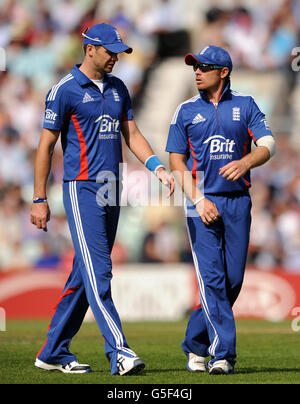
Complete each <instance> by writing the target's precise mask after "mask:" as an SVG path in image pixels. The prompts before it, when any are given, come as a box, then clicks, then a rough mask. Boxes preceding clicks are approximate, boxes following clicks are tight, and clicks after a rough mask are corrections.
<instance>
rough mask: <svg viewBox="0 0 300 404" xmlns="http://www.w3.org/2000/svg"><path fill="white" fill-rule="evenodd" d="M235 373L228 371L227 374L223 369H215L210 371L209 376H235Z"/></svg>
mask: <svg viewBox="0 0 300 404" xmlns="http://www.w3.org/2000/svg"><path fill="white" fill-rule="evenodd" d="M233 373H234V371H233V370H230V371H228V372H226V371H225V370H224V369H223V368H221V367H217V366H216V367H214V368H212V369H211V370H210V371H209V374H210V375H231V374H233Z"/></svg>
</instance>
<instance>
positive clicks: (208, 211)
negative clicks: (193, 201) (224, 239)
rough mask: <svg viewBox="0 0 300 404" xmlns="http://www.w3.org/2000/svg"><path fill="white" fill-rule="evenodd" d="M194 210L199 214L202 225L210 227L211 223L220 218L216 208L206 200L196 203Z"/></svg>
mask: <svg viewBox="0 0 300 404" xmlns="http://www.w3.org/2000/svg"><path fill="white" fill-rule="evenodd" d="M196 210H197V212H198V213H199V216H200V217H201V219H202V221H203V223H204V224H206V225H207V226H210V225H211V224H212V223H214V222H216V221H218V220H219V218H220V217H221V215H220V213H219V211H218V208H217V206H216V205H215V204H214V203H213V202H212V201H210V200H209V199H207V198H204V199H203V200H202V201H200V202H198V203H197V205H196Z"/></svg>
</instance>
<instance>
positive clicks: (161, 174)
mask: <svg viewBox="0 0 300 404" xmlns="http://www.w3.org/2000/svg"><path fill="white" fill-rule="evenodd" d="M156 176H157V178H158V179H159V181H160V182H161V183H162V184H164V185H166V186H167V187H168V188H170V192H169V193H168V195H167V198H170V197H171V195H173V193H174V189H175V181H174V178H173V177H172V176H171V175H170V173H169V172H168V171H167V170H166V169H165V168H163V167H160V168H159V169H158V170H157V172H156Z"/></svg>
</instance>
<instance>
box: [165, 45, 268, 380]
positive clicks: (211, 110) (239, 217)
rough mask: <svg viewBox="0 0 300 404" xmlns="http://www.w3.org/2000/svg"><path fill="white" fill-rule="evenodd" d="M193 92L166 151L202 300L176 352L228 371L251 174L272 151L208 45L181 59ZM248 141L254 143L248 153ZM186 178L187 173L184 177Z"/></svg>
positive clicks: (199, 366) (253, 108) (224, 61)
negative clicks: (182, 201)
mask: <svg viewBox="0 0 300 404" xmlns="http://www.w3.org/2000/svg"><path fill="white" fill-rule="evenodd" d="M185 62H186V64H188V65H191V66H193V69H194V72H195V79H196V85H197V88H198V90H199V94H198V95H197V96H195V97H193V98H191V99H189V100H187V101H186V102H184V103H182V104H180V105H179V106H178V108H177V110H176V112H175V114H174V117H173V120H172V122H171V125H170V131H169V136H168V141H167V146H166V150H167V151H168V152H169V153H170V168H171V170H172V172H173V174H174V176H175V177H176V179H177V180H178V181H179V182H180V184H181V186H182V188H183V191H184V192H185V193H186V196H187V203H186V213H187V228H188V233H189V238H190V242H191V247H192V252H193V258H194V264H195V269H196V273H197V279H198V285H199V290H200V296H201V306H200V307H198V308H197V309H196V310H195V311H194V312H193V314H192V315H191V318H190V320H189V323H188V326H187V330H186V336H185V340H184V341H183V343H182V348H183V350H184V352H185V354H186V355H187V357H188V363H187V369H188V370H189V371H192V372H194V371H200V372H201V371H206V363H205V360H206V357H208V356H210V357H211V360H210V362H209V366H208V367H209V371H210V373H212V374H218V373H225V374H228V373H232V372H233V370H234V364H235V359H236V331H235V321H234V317H233V312H232V306H233V304H234V302H235V301H236V299H237V297H238V295H239V292H240V290H241V286H242V282H243V276H244V271H245V265H246V258H247V250H248V243H249V232H250V223H251V214H250V210H251V200H250V196H249V188H250V186H251V179H250V169H252V168H254V167H257V166H259V165H262V164H264V163H265V162H267V161H268V160H269V158H270V157H271V156H272V155H273V154H274V152H275V142H274V138H273V135H272V133H271V130H270V128H269V126H268V124H267V122H266V118H265V115H264V114H263V112H262V111H261V110H260V108H259V106H258V105H257V103H256V102H255V101H254V99H253V98H252V97H251V96H248V95H244V94H240V93H238V92H236V91H232V90H231V88H230V77H229V75H230V73H231V70H232V61H231V57H230V55H229V54H228V52H227V51H226V50H224V49H222V48H219V47H216V46H207V47H206V48H204V49H203V50H202V51H201V52H200V53H199V54H188V55H186V57H185ZM251 142H254V144H255V145H256V146H257V147H256V148H255V149H254V150H253V151H251ZM187 174H188V175H187Z"/></svg>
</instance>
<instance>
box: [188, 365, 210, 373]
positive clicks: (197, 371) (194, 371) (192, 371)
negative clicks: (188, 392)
mask: <svg viewBox="0 0 300 404" xmlns="http://www.w3.org/2000/svg"><path fill="white" fill-rule="evenodd" d="M186 368H187V370H188V371H189V372H190V373H205V372H206V369H203V370H200V369H198V370H192V369H191V368H190V367H189V366H188V365H187V367H186Z"/></svg>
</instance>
